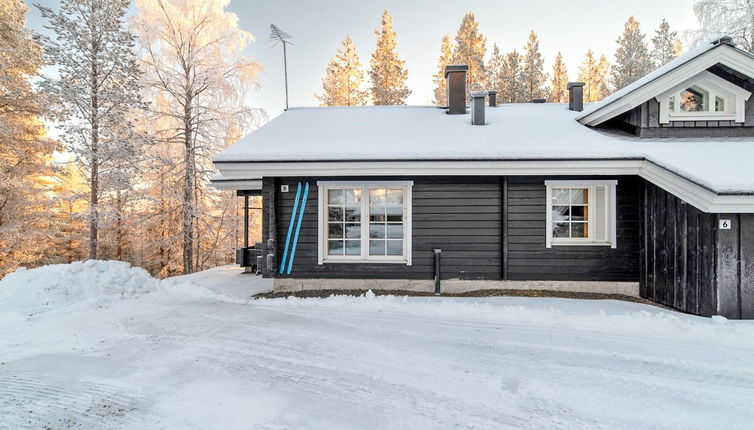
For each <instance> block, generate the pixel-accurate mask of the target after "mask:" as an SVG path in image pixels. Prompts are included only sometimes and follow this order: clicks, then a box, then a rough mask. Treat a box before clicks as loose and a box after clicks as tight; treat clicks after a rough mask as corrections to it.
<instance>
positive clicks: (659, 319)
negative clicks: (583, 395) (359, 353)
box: [258, 290, 754, 347]
mask: <svg viewBox="0 0 754 430" xmlns="http://www.w3.org/2000/svg"><path fill="white" fill-rule="evenodd" d="M546 300H547V299H543V298H534V299H525V298H524V299H522V298H511V297H501V298H484V299H470V298H462V299H456V298H448V297H441V298H436V297H431V298H429V297H423V298H422V297H406V296H376V295H375V294H374V293H372V291H371V290H370V291H368V292H367V293H366V294H364V295H362V296H360V297H353V296H343V295H333V296H330V297H327V298H323V299H321V298H296V297H288V298H279V299H261V300H259V301H258V304H260V305H264V306H271V307H292V308H318V309H337V310H341V311H347V312H359V313H372V312H375V313H391V314H401V315H410V316H415V317H430V318H431V317H436V318H439V319H443V320H464V321H469V320H473V321H478V322H486V323H493V324H504V325H537V326H546V327H558V328H561V329H573V330H582V331H589V332H598V333H610V334H611V335H615V334H621V335H626V336H657V337H664V338H674V339H678V340H681V339H686V340H688V341H698V340H699V339H706V340H709V341H711V342H713V343H716V344H724V345H731V346H747V347H754V324H751V323H750V322H748V321H729V320H728V319H726V318H724V317H722V316H714V317H712V318H704V317H697V316H692V315H685V314H680V313H677V312H673V311H667V310H664V309H660V308H657V307H653V306H650V305H644V304H639V303H625V302H619V301H615V300H601V301H586V302H588V304H589V306H576V305H577V302H585V301H582V300H558V302H557V303H558V305H557V306H552V305H547V304H546V303H547V302H546ZM582 304H583V303H582Z"/></svg>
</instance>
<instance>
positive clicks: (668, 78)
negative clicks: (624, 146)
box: [578, 45, 754, 126]
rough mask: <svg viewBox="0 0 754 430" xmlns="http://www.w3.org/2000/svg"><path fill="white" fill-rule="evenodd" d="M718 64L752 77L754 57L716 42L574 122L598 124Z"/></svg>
mask: <svg viewBox="0 0 754 430" xmlns="http://www.w3.org/2000/svg"><path fill="white" fill-rule="evenodd" d="M718 63H721V64H724V65H726V66H728V67H730V68H732V69H733V70H735V71H737V72H739V73H743V74H744V75H746V76H748V77H750V78H753V79H754V59H752V58H751V57H750V56H748V55H747V54H745V53H743V52H739V51H738V50H736V48H733V47H731V46H729V45H720V46H717V47H716V48H715V49H712V50H710V51H707V52H705V53H704V54H701V55H700V56H698V57H696V58H694V59H692V60H689V62H687V63H685V64H683V65H681V66H679V67H678V68H676V69H673V70H671V71H669V72H668V73H666V74H664V75H662V76H660V77H658V78H657V79H655V80H654V81H652V82H650V83H648V84H646V85H644V86H643V87H640V88H637V89H636V90H634V91H633V92H631V93H629V94H626V95H625V96H623V97H621V98H619V99H617V100H615V101H614V102H612V103H609V104H607V105H605V106H603V107H601V108H599V109H597V110H595V111H593V112H590V113H588V114H586V115H584V116H582V117H579V118H578V121H579V122H580V123H581V124H584V125H590V126H595V125H599V124H601V123H603V122H605V121H607V120H609V119H611V118H615V117H616V116H618V115H620V114H622V113H624V112H626V111H628V110H630V109H633V108H635V107H636V106H638V105H640V104H642V103H644V102H645V101H647V100H650V99H652V98H654V97H655V96H657V94H660V93H662V92H663V91H664V90H665V89H666V88H672V87H673V86H675V84H676V83H678V82H683V81H686V80H688V79H690V78H692V77H694V76H695V75H697V74H699V73H700V72H702V71H705V70H707V69H709V68H710V67H712V66H714V65H716V64H718Z"/></svg>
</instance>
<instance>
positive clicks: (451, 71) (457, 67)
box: [445, 64, 469, 115]
mask: <svg viewBox="0 0 754 430" xmlns="http://www.w3.org/2000/svg"><path fill="white" fill-rule="evenodd" d="M468 71H469V66H467V65H465V64H448V65H447V66H445V80H446V83H447V85H446V87H447V90H448V114H450V115H458V114H465V113H466V72H468Z"/></svg>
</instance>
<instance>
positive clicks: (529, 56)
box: [522, 31, 547, 101]
mask: <svg viewBox="0 0 754 430" xmlns="http://www.w3.org/2000/svg"><path fill="white" fill-rule="evenodd" d="M523 63H524V64H523V74H522V77H523V80H524V88H525V91H526V92H525V93H524V98H525V100H526V101H531V100H533V99H539V98H543V97H545V96H546V95H547V73H545V60H544V58H542V53H541V52H540V51H539V40H538V39H537V34H536V33H534V31H531V32H530V33H529V40H528V41H527V42H526V47H524V61H523Z"/></svg>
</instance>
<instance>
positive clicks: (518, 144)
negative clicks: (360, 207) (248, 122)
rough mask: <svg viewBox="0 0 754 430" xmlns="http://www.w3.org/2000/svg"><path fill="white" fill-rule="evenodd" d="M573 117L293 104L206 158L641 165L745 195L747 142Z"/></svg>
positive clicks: (522, 108)
mask: <svg viewBox="0 0 754 430" xmlns="http://www.w3.org/2000/svg"><path fill="white" fill-rule="evenodd" d="M578 114H579V113H578V112H574V111H570V110H568V108H567V105H565V104H554V103H544V104H538V103H526V104H505V105H501V106H498V107H495V108H488V109H487V112H486V120H487V125H484V126H474V125H471V120H470V115H469V114H466V115H447V114H446V113H445V111H444V110H443V109H439V108H435V107H408V106H391V107H374V106H371V107H336V108H323V107H321V108H294V109H290V110H288V111H286V112H284V113H282V114H281V115H279V116H278V117H276V118H275V119H273V120H272V121H270V122H269V123H268V124H266V125H265V126H263V127H261V128H260V129H258V130H257V131H255V132H253V133H252V134H250V135H248V136H246V137H245V138H243V139H241V140H240V141H238V142H237V143H235V144H233V145H231V146H230V147H228V148H227V149H225V150H224V151H222V152H221V153H220V154H218V155H217V156H216V157H215V162H216V163H217V166H218V167H219V168H220V170H221V172H222V171H223V165H224V164H225V163H239V162H253V163H263V162H304V161H347V160H348V161H357V160H361V161H367V160H583V159H646V160H649V161H651V162H653V163H655V164H657V165H659V166H662V167H664V168H666V169H667V170H669V171H672V172H675V173H676V174H678V175H680V176H682V177H684V178H687V179H689V180H691V181H693V182H695V183H697V184H700V185H702V186H704V187H706V188H708V189H709V190H712V191H715V192H718V193H751V192H754V169H752V168H751V160H752V159H754V138H739V139H733V138H727V139H726V138H714V139H713V138H705V139H639V138H635V137H630V136H623V135H617V134H611V133H606V132H602V131H597V130H595V129H592V128H589V127H585V126H583V125H581V124H579V123H578V122H577V121H576V120H575V117H576V116H577V115H578ZM254 170H255V169H254V166H253V165H250V166H249V167H248V169H247V170H246V172H245V173H244V174H245V175H246V176H245V177H244V178H243V179H247V178H251V177H252V176H249V175H251V174H253V173H254ZM223 173H225V172H223ZM405 174H411V172H408V171H407V172H405ZM230 177H233V175H226V178H230Z"/></svg>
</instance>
